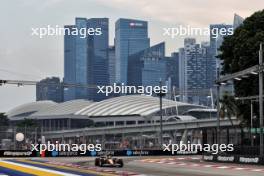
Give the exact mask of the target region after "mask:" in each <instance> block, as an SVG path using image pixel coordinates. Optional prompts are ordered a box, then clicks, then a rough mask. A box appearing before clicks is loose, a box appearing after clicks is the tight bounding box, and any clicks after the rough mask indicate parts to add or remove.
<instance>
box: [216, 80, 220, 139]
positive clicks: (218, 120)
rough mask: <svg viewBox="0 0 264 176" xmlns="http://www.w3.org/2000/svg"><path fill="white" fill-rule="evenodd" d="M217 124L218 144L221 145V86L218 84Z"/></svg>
mask: <svg viewBox="0 0 264 176" xmlns="http://www.w3.org/2000/svg"><path fill="white" fill-rule="evenodd" d="M216 96H217V102H216V103H217V122H216V143H217V144H220V85H218V84H217V95H216Z"/></svg>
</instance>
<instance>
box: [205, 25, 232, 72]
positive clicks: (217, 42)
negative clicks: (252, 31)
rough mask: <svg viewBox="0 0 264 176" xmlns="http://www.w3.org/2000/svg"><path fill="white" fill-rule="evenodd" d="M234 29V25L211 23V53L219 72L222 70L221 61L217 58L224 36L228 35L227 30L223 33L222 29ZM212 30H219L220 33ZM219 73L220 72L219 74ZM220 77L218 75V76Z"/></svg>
mask: <svg viewBox="0 0 264 176" xmlns="http://www.w3.org/2000/svg"><path fill="white" fill-rule="evenodd" d="M231 28H232V29H233V26H232V25H229V24H211V25H210V31H211V32H210V53H211V55H212V57H213V59H214V60H215V62H216V68H217V70H216V71H217V72H218V73H219V72H220V71H221V69H222V68H221V61H220V60H219V59H218V58H217V55H218V54H219V51H218V50H219V48H220V46H221V45H222V43H223V40H224V37H225V36H227V35H228V33H227V32H224V33H221V32H220V31H221V29H222V30H223V29H225V31H229V30H230V29H231ZM212 31H218V33H217V34H216V33H213V32H212ZM217 75H218V74H217ZM217 77H218V76H217Z"/></svg>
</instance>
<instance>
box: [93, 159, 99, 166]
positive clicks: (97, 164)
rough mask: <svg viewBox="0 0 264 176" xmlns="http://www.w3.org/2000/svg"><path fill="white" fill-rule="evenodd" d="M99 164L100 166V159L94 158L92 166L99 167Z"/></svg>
mask: <svg viewBox="0 0 264 176" xmlns="http://www.w3.org/2000/svg"><path fill="white" fill-rule="evenodd" d="M99 164H100V159H99V158H96V159H95V161H94V165H95V166H99Z"/></svg>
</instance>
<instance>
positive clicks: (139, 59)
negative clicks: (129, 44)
mask: <svg viewBox="0 0 264 176" xmlns="http://www.w3.org/2000/svg"><path fill="white" fill-rule="evenodd" d="M166 64H167V63H166V60H165V43H164V42H162V43H159V44H157V45H154V46H152V47H150V48H147V49H145V50H142V51H140V52H137V53H135V54H133V55H131V56H129V58H128V73H127V79H128V82H127V83H128V85H131V86H158V85H159V82H160V80H161V81H162V82H163V83H165V81H166V76H167V69H166V66H167V65H166Z"/></svg>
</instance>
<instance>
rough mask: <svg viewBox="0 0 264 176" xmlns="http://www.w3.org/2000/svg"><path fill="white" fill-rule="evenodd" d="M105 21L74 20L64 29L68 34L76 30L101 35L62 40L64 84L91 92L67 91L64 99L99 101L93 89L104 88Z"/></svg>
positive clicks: (73, 88)
mask: <svg viewBox="0 0 264 176" xmlns="http://www.w3.org/2000/svg"><path fill="white" fill-rule="evenodd" d="M108 23H109V22H108V18H91V19H86V18H76V19H75V25H71V26H65V28H68V29H69V30H73V29H75V28H77V29H78V30H79V31H80V29H81V28H86V29H88V28H101V32H102V33H101V35H86V36H83V35H82V34H81V33H78V34H79V35H69V34H68V33H66V34H65V36H64V83H66V84H67V83H69V84H81V85H89V86H90V87H93V88H80V87H69V88H67V89H66V90H65V93H64V99H65V101H67V100H72V99H89V100H95V101H97V100H101V99H103V98H104V97H103V95H100V94H97V93H96V92H97V88H96V86H97V85H108V84H109V81H108V80H109V79H108V57H107V48H108V40H109V39H108V38H109V36H108V35H109V34H108V31H109V30H108Z"/></svg>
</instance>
